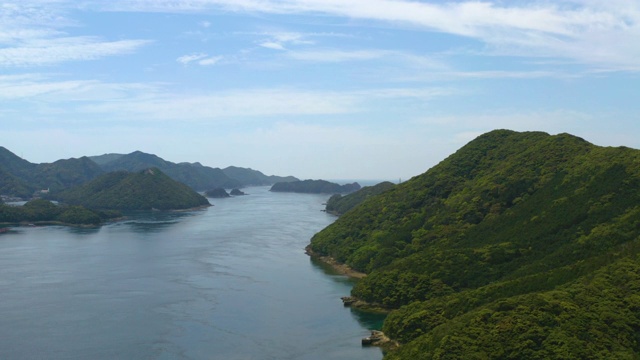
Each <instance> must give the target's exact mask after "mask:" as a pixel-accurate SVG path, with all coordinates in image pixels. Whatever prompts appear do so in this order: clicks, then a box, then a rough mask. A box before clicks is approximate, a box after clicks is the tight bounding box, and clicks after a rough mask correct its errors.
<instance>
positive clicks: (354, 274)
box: [304, 245, 367, 279]
mask: <svg viewBox="0 0 640 360" xmlns="http://www.w3.org/2000/svg"><path fill="white" fill-rule="evenodd" d="M304 250H305V253H306V254H307V255H309V256H311V257H312V258H314V259H318V260H320V261H322V262H323V263H325V264H327V265H329V266H331V268H333V269H334V270H335V271H337V272H338V273H340V274H342V275H346V276H348V277H351V278H354V279H362V278H364V277H366V276H367V274H365V273H363V272H360V271H357V270H354V269H352V268H351V267H350V266H349V265H346V264H342V263H339V262H338V261H337V260H336V259H334V258H332V257H331V256H322V255H320V254H318V253H316V252H314V251H313V250H311V245H309V246H307V247H306V248H305V249H304Z"/></svg>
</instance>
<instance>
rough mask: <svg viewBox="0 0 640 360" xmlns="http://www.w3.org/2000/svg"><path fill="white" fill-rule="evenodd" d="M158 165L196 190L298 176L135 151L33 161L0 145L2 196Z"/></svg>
mask: <svg viewBox="0 0 640 360" xmlns="http://www.w3.org/2000/svg"><path fill="white" fill-rule="evenodd" d="M151 167H155V168H158V169H160V170H161V171H162V172H164V173H165V174H166V175H168V176H169V177H171V178H172V179H174V180H176V181H179V182H182V183H184V184H186V185H188V186H190V187H191V188H192V189H194V190H196V191H205V190H210V189H214V188H226V189H233V188H241V187H245V186H250V185H270V184H273V183H275V182H277V181H295V180H297V179H296V178H294V177H291V176H289V177H279V176H266V175H264V174H263V173H261V172H260V171H256V170H252V169H244V168H239V167H233V166H230V167H228V168H226V169H225V170H224V171H223V170H222V169H219V168H211V167H208V166H203V165H201V164H200V163H197V162H195V163H179V164H176V163H173V162H170V161H166V160H164V159H162V158H160V157H159V156H157V155H153V154H147V153H143V152H141V151H135V152H133V153H131V154H126V155H125V154H104V155H99V156H91V157H81V158H79V159H75V158H72V159H65V160H58V161H56V162H53V163H43V164H33V163H30V162H29V161H26V160H24V159H22V158H20V157H18V156H17V155H15V154H14V153H12V152H11V151H9V150H7V149H6V148H4V147H0V195H7V196H17V197H22V198H30V197H31V196H32V195H33V194H34V192H36V191H39V190H47V189H48V190H50V192H51V193H55V192H57V191H60V190H63V189H68V188H70V187H73V186H76V185H79V184H83V183H85V182H87V181H89V180H92V179H94V178H96V177H97V176H99V175H102V174H104V173H107V172H113V171H121V170H124V171H128V172H139V171H142V170H144V169H148V168H151Z"/></svg>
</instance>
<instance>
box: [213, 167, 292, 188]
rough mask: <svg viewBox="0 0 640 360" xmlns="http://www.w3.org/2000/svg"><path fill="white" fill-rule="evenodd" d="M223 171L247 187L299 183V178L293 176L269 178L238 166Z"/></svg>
mask: <svg viewBox="0 0 640 360" xmlns="http://www.w3.org/2000/svg"><path fill="white" fill-rule="evenodd" d="M222 171H224V173H225V174H226V175H227V176H228V177H230V178H232V179H237V180H239V181H240V182H242V183H243V184H244V185H245V186H249V185H254V186H260V185H273V184H275V183H278V182H293V181H299V180H298V179H297V178H295V177H293V176H275V175H271V176H267V175H265V174H263V173H262V172H260V171H257V170H253V169H247V168H241V167H236V166H229V167H226V168H224V169H222Z"/></svg>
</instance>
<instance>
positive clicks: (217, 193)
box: [204, 188, 230, 199]
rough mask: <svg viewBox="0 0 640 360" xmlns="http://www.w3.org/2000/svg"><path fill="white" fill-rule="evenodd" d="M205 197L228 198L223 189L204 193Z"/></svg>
mask: <svg viewBox="0 0 640 360" xmlns="http://www.w3.org/2000/svg"><path fill="white" fill-rule="evenodd" d="M204 194H205V195H206V196H207V197H210V198H216V199H222V198H228V197H230V195H229V193H227V191H226V190H225V189H223V188H215V189H211V190H207V191H205V192H204Z"/></svg>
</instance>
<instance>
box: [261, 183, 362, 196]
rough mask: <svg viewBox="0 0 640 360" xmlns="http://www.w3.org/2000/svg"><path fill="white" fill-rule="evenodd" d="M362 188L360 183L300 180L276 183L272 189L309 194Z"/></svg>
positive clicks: (332, 192)
mask: <svg viewBox="0 0 640 360" xmlns="http://www.w3.org/2000/svg"><path fill="white" fill-rule="evenodd" d="M359 189H360V184H358V183H357V182H354V183H352V184H345V185H340V184H337V183H333V182H329V181H326V180H302V181H300V180H298V181H290V182H278V183H275V184H274V185H273V186H272V187H271V190H270V191H273V192H294V193H307V194H345V193H350V192H354V191H356V190H359Z"/></svg>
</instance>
